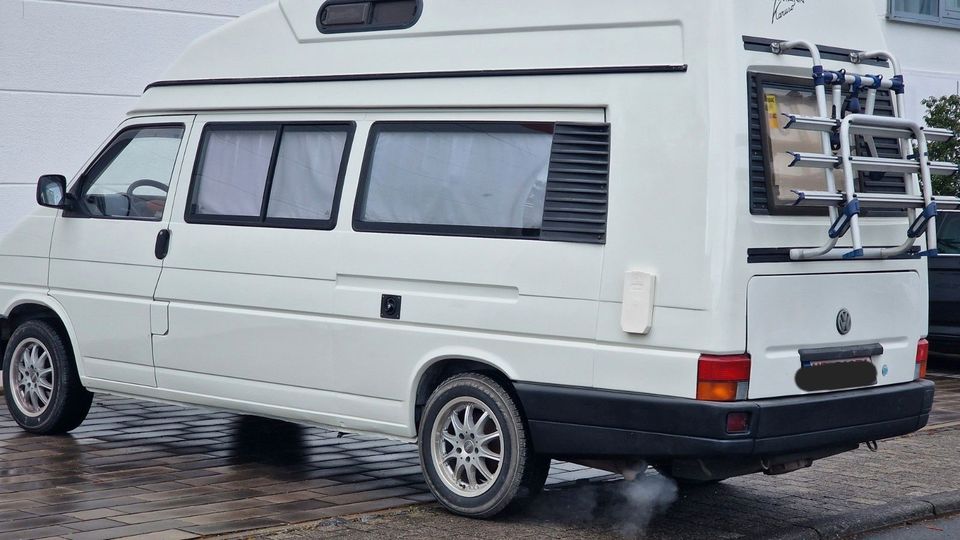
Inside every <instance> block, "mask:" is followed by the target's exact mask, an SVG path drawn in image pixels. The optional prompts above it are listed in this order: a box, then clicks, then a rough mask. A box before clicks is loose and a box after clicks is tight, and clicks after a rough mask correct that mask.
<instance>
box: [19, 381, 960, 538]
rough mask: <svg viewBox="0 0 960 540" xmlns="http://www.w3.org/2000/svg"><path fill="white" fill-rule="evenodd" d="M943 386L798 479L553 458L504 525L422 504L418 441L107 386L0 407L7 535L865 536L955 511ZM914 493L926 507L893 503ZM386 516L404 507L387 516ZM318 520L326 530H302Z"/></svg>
mask: <svg viewBox="0 0 960 540" xmlns="http://www.w3.org/2000/svg"><path fill="white" fill-rule="evenodd" d="M935 378H936V377H935ZM936 380H937V384H938V387H939V390H938V396H937V403H936V404H935V411H934V414H933V415H932V417H931V423H933V424H936V425H937V426H940V427H939V428H937V429H930V430H926V431H922V432H920V433H917V434H914V435H912V436H909V437H905V438H902V439H898V440H895V441H890V442H885V443H881V447H880V450H881V451H880V452H879V453H876V454H872V453H869V452H868V451H866V450H860V451H856V452H852V453H849V454H845V455H841V456H836V457H834V458H830V459H827V460H823V461H821V462H818V463H817V464H816V466H815V467H814V468H812V469H809V470H804V471H800V472H797V473H793V474H790V475H785V476H781V477H765V476H762V475H755V476H750V477H744V478H735V479H731V480H729V481H727V482H724V483H722V484H719V485H716V486H711V487H704V488H699V489H690V490H684V491H682V492H680V493H679V495H676V494H675V492H674V486H673V485H672V484H671V483H669V482H668V481H666V480H664V479H662V478H661V477H659V476H658V475H656V474H655V473H649V474H648V475H647V476H645V477H644V481H643V482H640V483H625V482H622V481H614V479H615V477H613V476H612V475H609V474H607V473H602V472H599V471H596V470H593V469H587V468H585V467H582V466H579V465H574V464H570V463H561V462H554V466H553V469H552V471H551V476H550V480H549V482H548V488H549V489H548V491H547V492H546V493H545V494H544V495H543V496H542V497H541V498H540V499H539V500H537V501H536V503H535V504H534V505H533V506H532V507H531V508H529V509H528V510H526V511H524V512H521V513H517V514H515V515H513V516H507V517H505V518H503V519H501V520H498V521H496V522H478V521H472V520H464V519H461V518H457V517H454V516H452V515H450V514H448V513H446V512H444V511H442V510H439V509H438V508H436V507H435V506H432V505H429V504H427V505H421V506H415V507H412V508H411V506H412V505H418V504H421V503H430V502H431V501H432V500H433V499H432V497H431V496H430V495H429V493H428V492H427V488H426V486H425V485H424V483H423V478H422V476H421V473H420V468H419V460H418V458H417V454H416V448H415V447H414V446H413V445H411V444H407V443H402V442H396V441H391V440H386V439H380V438H376V437H369V436H356V435H348V436H345V437H342V438H341V437H339V436H338V434H337V433H336V432H331V431H326V430H322V429H316V428H304V427H300V426H296V425H293V424H287V423H282V422H275V421H270V420H263V419H258V418H252V417H243V416H238V415H232V414H227V413H223V412H211V411H204V410H199V409H191V408H181V407H177V406H172V405H163V404H155V403H145V402H140V401H135V400H130V399H122V398H116V397H109V396H101V395H98V396H96V399H95V405H94V408H93V409H92V411H91V414H90V416H89V418H88V419H87V421H86V422H85V423H84V425H83V426H81V428H80V429H78V430H76V431H75V432H74V433H72V434H71V435H70V436H65V437H37V436H33V435H29V434H26V433H24V432H23V431H22V430H20V429H19V428H18V427H17V426H16V425H15V424H14V423H13V421H12V420H10V419H9V417H8V416H7V413H6V410H5V408H3V407H0V540H4V539H7V538H18V539H19V538H31V539H33V538H46V537H59V538H71V539H79V540H83V539H106V538H123V537H128V536H146V537H147V538H165V539H166V538H170V539H181V538H182V539H186V538H195V537H199V536H207V535H218V534H231V533H235V532H238V531H249V530H261V529H273V530H277V529H278V528H279V529H280V531H281V532H273V533H270V534H267V533H263V532H261V533H258V534H261V535H263V536H265V537H268V538H269V537H275V536H276V537H281V538H282V537H284V536H288V537H319V538H325V537H334V536H346V537H353V536H372V537H374V538H376V537H391V538H392V537H397V536H403V535H407V536H410V537H417V538H421V537H424V536H436V537H441V538H446V537H464V538H470V537H477V538H479V537H481V536H482V537H484V538H485V540H488V536H489V535H490V534H494V535H498V536H507V537H511V538H512V537H522V536H524V535H530V536H538V537H540V536H544V537H548V538H579V537H595V536H599V537H625V536H626V537H630V536H637V535H638V534H640V533H641V532H644V531H645V532H646V533H647V534H648V536H649V537H651V538H675V537H683V538H743V537H757V536H763V535H768V534H773V533H775V532H779V533H784V534H796V533H797V531H799V532H800V533H803V534H817V535H818V536H819V534H818V533H817V530H821V531H827V532H829V531H844V530H852V529H851V528H850V527H851V526H850V525H844V523H843V520H845V519H846V520H847V521H850V520H851V519H852V520H854V521H856V523H865V522H867V518H871V519H872V517H871V516H873V515H901V516H905V515H908V514H909V515H913V514H910V512H914V513H916V512H929V511H938V509H943V508H947V507H949V504H952V503H951V502H950V501H951V500H952V499H950V497H951V496H952V495H951V494H950V491H951V490H954V489H956V487H957V486H960V481H958V480H960V477H958V475H960V473H958V471H957V470H956V463H957V461H958V460H957V457H958V453H960V451H958V447H960V445H958V443H960V435H958V433H960V378H949V377H942V378H936ZM675 496H676V497H678V500H677V501H676V502H674V503H673V504H671V505H668V504H667V503H668V502H669V501H670V500H672V498H673V497H675ZM935 496H936V497H935ZM916 501H924V502H923V503H922V504H921V505H919V506H916V505H914V506H913V507H897V508H894V507H890V506H889V505H890V504H891V502H893V503H894V504H895V503H897V502H900V503H904V504H908V503H911V504H912V503H915V502H916ZM883 505H887V507H884V506H883ZM668 506H669V507H668ZM667 507H668V509H667ZM396 508H405V509H403V510H402V511H400V512H399V513H397V512H396V510H395V509H396ZM664 509H666V511H665V512H664V511H663V510H664ZM931 509H933V510H931ZM385 510H389V511H391V512H392V513H390V514H386V515H384V514H382V513H381V514H378V513H377V512H383V511H385ZM371 512H373V514H372V515H371V514H370V513H371ZM360 514H363V515H362V516H360V517H356V518H352V519H344V518H342V517H341V516H348V515H360ZM844 516H852V517H844ZM858 516H859V517H858ZM651 517H653V518H654V519H653V521H652V523H648V521H649V519H650V518H651ZM318 520H320V524H317V521H318ZM323 520H328V521H323ZM329 520H332V521H329ZM811 520H814V521H811ZM816 520H821V521H819V522H818V521H816ZM824 520H826V521H824ZM830 520H833V521H830ZM304 522H312V523H314V525H312V526H311V527H308V528H306V529H304V528H294V529H292V530H290V527H291V526H292V525H295V524H298V523H304ZM798 527H799V528H798ZM818 527H819V528H818ZM830 527H832V528H830ZM249 534H250V533H246V534H245V535H244V536H248V535H249Z"/></svg>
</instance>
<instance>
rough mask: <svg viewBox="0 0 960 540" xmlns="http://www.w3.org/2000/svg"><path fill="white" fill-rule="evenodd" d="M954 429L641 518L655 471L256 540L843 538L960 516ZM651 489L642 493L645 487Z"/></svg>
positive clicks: (959, 442)
mask: <svg viewBox="0 0 960 540" xmlns="http://www.w3.org/2000/svg"><path fill="white" fill-rule="evenodd" d="M958 458H960V427H948V428H942V429H931V430H926V431H922V432H919V433H916V434H913V435H910V436H907V437H902V438H899V439H895V440H892V441H886V442H882V443H881V444H880V451H879V452H876V453H872V452H870V451H868V450H866V449H861V450H857V451H854V452H850V453H847V454H842V455H839V456H834V457H831V458H827V459H824V460H822V461H819V462H817V463H816V464H815V465H814V467H812V468H810V469H806V470H803V471H798V472H795V473H791V474H788V475H783V476H763V475H753V476H746V477H741V478H733V479H730V480H727V481H725V482H723V483H721V484H717V485H714V486H707V487H699V488H685V489H682V490H680V491H679V493H678V494H677V500H676V501H675V502H674V503H673V504H672V505H670V506H669V508H668V509H667V510H666V511H663V512H660V513H658V514H656V515H655V516H654V517H653V519H652V521H649V522H648V519H647V518H648V517H649V516H650V513H651V511H652V506H653V503H654V502H655V500H656V498H658V497H669V495H670V494H671V493H672V491H671V489H672V486H669V485H667V484H665V483H664V481H663V480H662V479H660V477H659V476H658V475H656V474H655V473H648V474H647V475H646V476H645V477H644V478H643V479H642V480H641V481H639V483H634V484H631V483H627V482H623V481H620V480H617V481H603V482H597V481H593V482H583V483H580V484H579V485H575V486H573V487H570V486H562V485H561V486H555V487H553V488H552V489H549V490H548V491H546V492H545V493H544V494H543V495H542V496H541V497H540V498H539V499H538V500H537V501H535V502H534V503H533V505H532V506H531V507H530V508H528V509H525V510H523V511H521V512H518V513H516V514H514V515H511V516H507V517H505V518H502V519H498V520H497V521H476V520H468V519H463V518H458V517H455V516H453V515H451V514H449V513H447V512H445V511H444V510H442V509H440V508H439V507H437V506H436V505H426V506H419V507H414V508H409V509H403V510H400V511H392V512H387V513H381V514H375V515H365V516H356V517H353V518H350V519H344V518H339V519H332V520H326V521H320V522H317V523H315V524H312V525H310V526H305V527H304V526H301V527H294V528H286V529H277V530H273V531H268V532H263V533H261V534H260V536H258V538H262V539H269V540H291V539H304V538H311V539H313V538H320V539H323V538H364V539H368V538H369V539H377V538H384V539H386V538H417V537H428V536H436V537H458V538H478V539H480V538H483V539H487V540H488V539H490V538H502V537H509V538H535V537H536V538H564V539H565V538H637V537H643V538H649V539H668V538H669V539H673V538H684V539H694V540H695V539H718V538H719V539H735V538H777V539H787V538H797V539H818V540H819V539H821V538H842V537H846V536H849V535H852V534H858V533H862V532H865V531H869V530H873V529H876V528H880V527H884V526H887V525H890V524H895V523H902V522H904V521H912V520H917V519H924V518H928V517H933V516H935V515H943V514H946V513H952V512H958V511H960V488H958V486H960V467H958V466H957V465H958V462H960V459H958ZM645 484H646V485H648V486H649V487H648V488H646V489H645V488H644V487H643V486H644V485H645Z"/></svg>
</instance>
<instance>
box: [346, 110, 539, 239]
mask: <svg viewBox="0 0 960 540" xmlns="http://www.w3.org/2000/svg"><path fill="white" fill-rule="evenodd" d="M494 129H495V128H485V127H483V126H479V125H472V126H471V125H466V126H464V131H455V132H453V131H444V130H437V131H432V132H431V131H410V132H395V131H386V132H381V133H380V134H379V135H378V136H377V140H376V145H375V151H374V155H373V162H372V167H371V170H370V173H369V179H368V182H369V188H368V192H367V199H366V205H365V206H364V212H363V219H364V221H368V222H380V223H405V224H430V225H458V226H474V227H509V228H526V229H537V228H540V226H541V224H542V222H543V202H544V195H545V193H546V184H547V173H548V170H549V167H550V149H551V145H552V143H553V136H552V135H551V134H549V133H541V132H536V131H532V130H531V131H529V132H517V131H512V130H502V131H499V132H498V131H495V130H494Z"/></svg>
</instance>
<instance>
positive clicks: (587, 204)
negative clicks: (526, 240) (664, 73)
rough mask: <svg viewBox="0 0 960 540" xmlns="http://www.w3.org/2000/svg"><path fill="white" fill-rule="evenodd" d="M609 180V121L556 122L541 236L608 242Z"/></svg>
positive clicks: (594, 242)
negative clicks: (604, 122)
mask: <svg viewBox="0 0 960 540" xmlns="http://www.w3.org/2000/svg"><path fill="white" fill-rule="evenodd" d="M609 179H610V125H609V124H574V123H558V124H556V126H555V128H554V137H553V148H552V150H551V153H550V173H549V176H548V177H547V193H546V200H545V202H544V212H543V226H542V227H541V230H540V238H541V239H542V240H555V241H565V242H582V243H592V244H603V243H604V242H605V241H606V235H607V199H608V187H609Z"/></svg>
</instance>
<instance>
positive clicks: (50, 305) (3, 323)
mask: <svg viewBox="0 0 960 540" xmlns="http://www.w3.org/2000/svg"><path fill="white" fill-rule="evenodd" d="M2 313H3V314H2V316H0V355H2V354H3V353H4V352H5V349H6V343H7V340H9V339H10V335H11V334H12V333H13V331H14V330H16V328H17V327H18V326H19V325H20V324H22V323H24V322H26V321H30V320H37V319H40V320H46V321H49V322H51V323H52V324H53V325H54V326H56V327H57V329H58V330H60V331H61V332H62V333H63V335H64V337H66V338H67V340H69V342H70V343H69V346H70V350H71V351H72V352H73V358H74V363H75V364H76V366H77V372H78V373H79V375H80V376H81V377H83V376H84V370H83V362H80V358H81V356H80V350H79V349H78V347H77V340H76V334H75V332H74V329H73V325H72V324H71V323H70V318H69V317H68V316H67V313H66V310H65V309H64V308H63V306H62V305H60V304H59V303H58V302H57V301H56V300H54V299H53V298H52V297H50V296H47V295H39V294H37V295H32V294H25V295H19V296H17V297H16V298H14V299H13V300H11V301H10V302H9V303H8V304H7V306H5V308H4V310H3V312H2ZM0 357H2V356H0Z"/></svg>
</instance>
